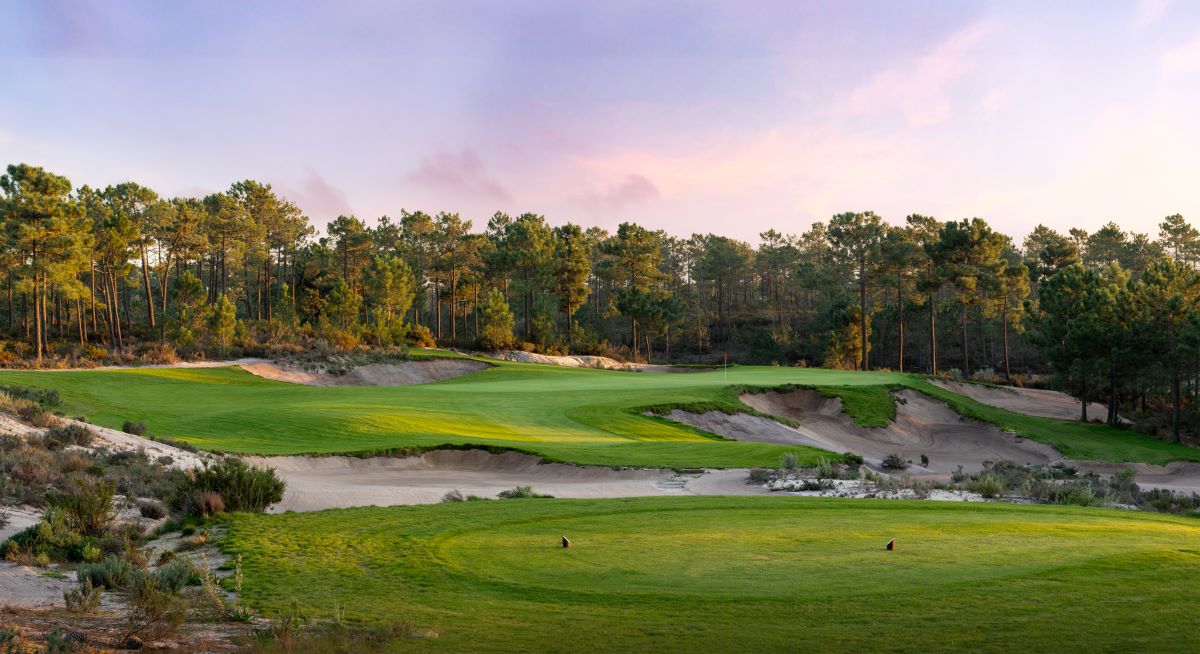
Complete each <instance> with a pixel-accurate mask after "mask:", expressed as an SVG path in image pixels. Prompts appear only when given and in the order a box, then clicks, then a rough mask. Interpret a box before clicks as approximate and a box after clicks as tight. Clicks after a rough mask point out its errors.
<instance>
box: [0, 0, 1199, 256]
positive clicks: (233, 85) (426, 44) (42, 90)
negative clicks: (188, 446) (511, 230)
mask: <svg viewBox="0 0 1200 654" xmlns="http://www.w3.org/2000/svg"><path fill="white" fill-rule="evenodd" d="M1197 108H1200V2H1192V1H1182V0H1181V1H1177V2H1172V1H1171V0H1141V1H1138V0H1128V1H1123V2H1103V1H1099V0H1089V1H1085V2H1072V1H1056V2H1042V1H1037V2H1024V1H1021V0H999V1H994V2H988V1H971V0H956V1H954V2H945V1H941V0H938V1H923V0H906V1H904V2H899V1H897V2H882V1H880V2H856V1H853V0H850V1H845V0H843V1H836V2H805V1H803V0H783V1H774V0H763V1H760V2H755V3H746V2H739V1H734V0H729V1H726V2H626V1H623V0H607V1H605V2H573V1H572V2H561V1H554V0H545V1H542V2H526V1H522V0H507V1H496V0H490V1H478V2H474V1H470V0H457V1H453V2H428V1H422V2H404V1H394V2H372V1H368V0H349V1H345V0H343V1H330V2H310V1H303V0H289V1H286V2H268V1H256V2H251V3H243V2H232V1H224V0H218V1H212V0H206V1H198V2H166V1H160V0H142V1H135V0H103V1H97V2H89V1H87V0H76V1H72V2H64V1H59V0H36V1H30V2H25V1H24V0H0V165H3V164H7V163H17V162H25V163H31V164H34V165H39V166H42V167H45V168H47V169H49V170H52V171H54V172H57V173H59V174H62V175H66V176H67V177H69V178H70V179H71V181H72V182H73V183H74V184H76V185H77V186H78V185H82V184H85V183H86V184H90V185H92V186H104V185H107V184H114V183H118V182H121V181H126V180H134V181H137V182H139V183H142V184H144V185H147V186H150V187H151V188H153V189H155V190H156V191H158V192H159V193H160V194H161V195H163V196H175V195H202V194H207V193H212V192H216V191H220V190H223V189H226V188H228V187H229V185H230V184H231V183H232V182H235V181H237V180H241V179H256V180H260V181H264V182H268V183H270V184H272V186H273V187H274V188H275V190H276V191H279V192H280V193H281V194H283V195H285V196H286V197H288V198H289V199H291V200H292V201H294V202H295V203H296V204H297V205H298V206H299V207H300V208H301V209H302V210H303V211H304V212H305V213H306V214H307V215H308V216H309V217H310V218H311V219H312V220H313V221H314V223H316V224H318V225H323V224H324V223H325V222H327V221H328V220H331V219H332V218H335V217H336V216H337V215H339V214H354V215H357V216H358V217H359V218H361V219H363V220H365V221H367V222H368V223H373V221H374V220H375V219H377V218H378V217H379V216H381V215H385V214H386V215H390V216H393V217H395V216H397V215H399V213H400V212H401V211H402V210H405V209H406V210H410V211H414V210H418V209H419V210H424V211H426V212H429V213H435V212H438V211H449V212H458V213H460V214H461V215H462V216H463V217H464V218H467V219H470V220H473V221H474V224H475V226H476V228H477V229H478V228H482V227H483V226H484V225H485V224H486V222H487V219H488V217H490V216H491V215H492V214H493V213H494V212H495V211H497V210H501V211H505V212H507V213H510V214H513V215H516V214H519V213H522V212H525V211H532V212H535V213H539V214H543V215H545V216H546V218H547V220H548V221H549V222H551V223H552V224H562V223H565V222H568V221H570V222H575V223H579V224H582V225H584V226H591V225H598V226H601V227H604V228H606V229H609V230H613V229H615V227H616V226H617V225H618V224H620V223H621V222H625V221H634V222H638V223H641V224H643V225H645V226H648V227H651V228H655V229H664V230H666V231H668V232H669V233H672V234H675V235H679V236H687V235H689V234H692V233H708V232H711V233H717V234H722V235H726V236H732V237H736V238H739V239H743V240H747V241H750V242H752V243H755V242H757V240H758V234H759V233H760V232H762V231H765V230H767V229H775V230H777V231H780V232H783V233H793V234H798V233H801V232H803V231H805V230H807V229H808V228H809V227H810V226H811V224H812V223H813V222H814V221H823V220H828V218H829V217H830V216H832V215H833V214H835V213H839V212H843V211H866V210H872V211H875V212H877V213H879V214H880V215H881V216H883V217H884V219H885V220H887V221H889V222H892V223H896V224H900V223H902V222H903V220H904V217H905V216H906V215H908V214H911V213H921V214H925V215H933V216H936V217H938V218H940V219H943V220H951V219H961V218H966V217H975V216H978V217H982V218H985V219H986V220H988V221H989V222H990V223H991V224H992V225H993V226H994V227H996V228H997V229H999V230H1000V231H1003V232H1005V233H1008V234H1010V235H1012V236H1014V237H1017V238H1018V239H1019V238H1020V237H1022V236H1023V235H1024V234H1026V233H1027V232H1029V231H1030V230H1031V229H1032V228H1033V227H1034V226H1035V225H1037V224H1039V223H1042V224H1046V225H1049V226H1051V227H1054V228H1056V229H1059V230H1062V231H1065V230H1066V229H1068V228H1070V227H1082V228H1085V229H1088V230H1094V229H1096V228H1097V227H1099V226H1100V225H1102V224H1104V223H1106V222H1108V221H1110V220H1111V221H1116V222H1117V223H1119V224H1121V225H1122V226H1123V227H1125V228H1126V229H1128V230H1131V231H1136V232H1147V233H1150V234H1151V235H1152V236H1153V235H1156V234H1157V224H1158V223H1159V222H1160V221H1161V220H1162V218H1163V217H1164V216H1166V215H1168V214H1173V213H1182V214H1183V215H1184V216H1185V217H1188V218H1190V219H1191V220H1192V221H1193V222H1197V221H1198V220H1200V147H1198V146H1200V112H1198V110H1197Z"/></svg>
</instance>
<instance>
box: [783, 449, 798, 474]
mask: <svg viewBox="0 0 1200 654" xmlns="http://www.w3.org/2000/svg"><path fill="white" fill-rule="evenodd" d="M796 465H797V458H796V453H795V452H784V453H783V456H781V457H779V467H780V468H782V469H784V470H787V471H788V472H795V471H796Z"/></svg>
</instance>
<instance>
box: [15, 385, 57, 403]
mask: <svg viewBox="0 0 1200 654" xmlns="http://www.w3.org/2000/svg"><path fill="white" fill-rule="evenodd" d="M0 392H3V393H5V394H6V395H8V396H9V397H14V398H17V399H20V400H28V401H30V402H33V403H35V404H38V405H40V406H42V407H44V408H49V407H55V406H58V405H59V404H62V398H61V397H59V395H58V389H54V388H36V387H32V386H9V385H6V384H0Z"/></svg>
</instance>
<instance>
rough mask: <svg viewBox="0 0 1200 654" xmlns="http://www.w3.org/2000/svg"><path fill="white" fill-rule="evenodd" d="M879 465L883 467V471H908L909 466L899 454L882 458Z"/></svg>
mask: <svg viewBox="0 0 1200 654" xmlns="http://www.w3.org/2000/svg"><path fill="white" fill-rule="evenodd" d="M880 465H882V466H883V469H884V470H908V466H909V465H910V464H909V462H908V461H907V460H905V459H904V457H902V456H900V455H899V454H889V455H887V456H885V457H883V461H882V462H881V463H880Z"/></svg>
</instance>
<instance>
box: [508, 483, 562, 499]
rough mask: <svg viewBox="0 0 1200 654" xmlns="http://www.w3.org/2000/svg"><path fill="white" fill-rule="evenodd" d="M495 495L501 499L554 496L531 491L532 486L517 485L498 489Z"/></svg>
mask: <svg viewBox="0 0 1200 654" xmlns="http://www.w3.org/2000/svg"><path fill="white" fill-rule="evenodd" d="M496 497H499V498H500V499H502V500H516V499H528V498H534V497H538V498H549V497H554V496H553V495H542V494H539V493H535V492H533V486H517V487H515V488H510V489H508V490H505V491H500V492H499V493H498V494H497V495H496Z"/></svg>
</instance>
